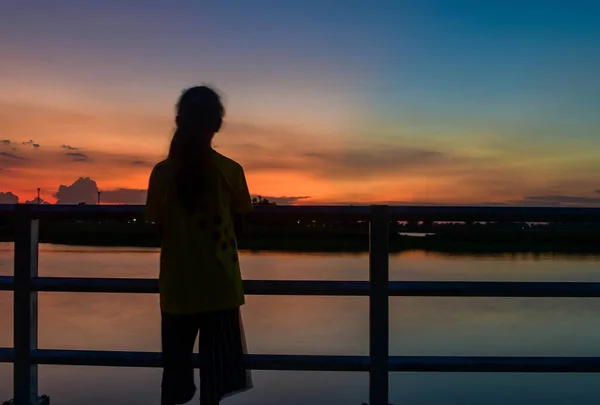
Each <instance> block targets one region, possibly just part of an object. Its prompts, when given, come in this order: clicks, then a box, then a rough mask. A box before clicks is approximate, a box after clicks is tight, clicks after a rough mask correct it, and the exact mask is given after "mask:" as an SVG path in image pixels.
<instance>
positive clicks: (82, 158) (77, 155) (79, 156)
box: [66, 152, 90, 162]
mask: <svg viewBox="0 0 600 405" xmlns="http://www.w3.org/2000/svg"><path fill="white" fill-rule="evenodd" d="M66 155H67V156H69V157H70V158H71V160H72V161H74V162H87V161H89V160H90V158H89V157H88V155H86V154H85V153H81V152H67V153H66Z"/></svg>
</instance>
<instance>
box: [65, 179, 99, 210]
mask: <svg viewBox="0 0 600 405" xmlns="http://www.w3.org/2000/svg"><path fill="white" fill-rule="evenodd" d="M54 197H55V198H56V199H57V201H56V203H57V204H79V203H82V202H83V203H86V204H95V203H96V202H97V201H98V185H97V184H96V181H94V180H92V179H91V178H89V177H80V178H78V179H77V180H75V182H73V183H72V184H70V185H68V186H67V185H64V184H61V185H60V186H59V187H58V191H57V192H56V193H55V194H54Z"/></svg>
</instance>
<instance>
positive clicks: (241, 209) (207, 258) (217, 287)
mask: <svg viewBox="0 0 600 405" xmlns="http://www.w3.org/2000/svg"><path fill="white" fill-rule="evenodd" d="M211 158H212V159H213V163H214V166H215V168H216V169H217V173H218V176H217V182H216V184H217V187H216V190H217V193H218V196H215V197H218V198H217V199H216V201H218V206H217V208H216V209H214V210H212V212H207V211H205V210H204V211H203V210H198V211H197V213H196V214H194V216H193V217H191V216H189V215H187V214H186V213H185V212H184V210H183V208H182V206H181V205H180V204H179V203H178V202H177V201H174V198H173V193H171V192H170V191H169V190H170V187H172V186H173V175H174V164H173V162H172V161H171V160H169V159H166V160H164V161H162V162H160V163H158V164H157V165H156V166H155V167H154V169H153V170H152V173H151V175H150V184H149V186H148V197H147V201H146V219H147V220H148V221H150V222H154V223H156V224H159V225H161V226H162V228H163V237H162V243H161V253H160V275H159V292H160V307H161V310H162V311H163V312H167V313H173V314H192V313H198V312H206V311H217V310H221V309H228V308H235V307H239V306H241V305H243V304H244V303H245V300H244V289H243V285H242V276H241V273H240V264H239V260H238V252H237V241H236V238H235V233H234V228H233V214H245V213H248V212H250V211H252V208H253V207H252V201H251V199H250V193H249V192H248V186H247V184H246V177H245V175H244V170H243V168H242V166H240V165H239V164H238V163H237V162H235V161H233V160H231V159H229V158H227V157H225V156H223V155H221V154H220V153H217V152H214V153H212V154H211Z"/></svg>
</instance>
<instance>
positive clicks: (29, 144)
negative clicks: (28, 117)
mask: <svg viewBox="0 0 600 405" xmlns="http://www.w3.org/2000/svg"><path fill="white" fill-rule="evenodd" d="M21 145H27V146H32V147H34V148H39V147H40V144H39V143H35V142H33V141H32V140H31V139H30V140H29V141H27V142H21Z"/></svg>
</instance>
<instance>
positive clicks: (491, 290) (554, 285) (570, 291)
mask: <svg viewBox="0 0 600 405" xmlns="http://www.w3.org/2000/svg"><path fill="white" fill-rule="evenodd" d="M389 294H390V296H414V297H538V298H543V297H556V298H558V297H563V298H571V297H573V298H594V297H600V283H596V282H562V281H561V282H555V281H549V282H544V281H525V282H520V281H392V282H390V287H389Z"/></svg>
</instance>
